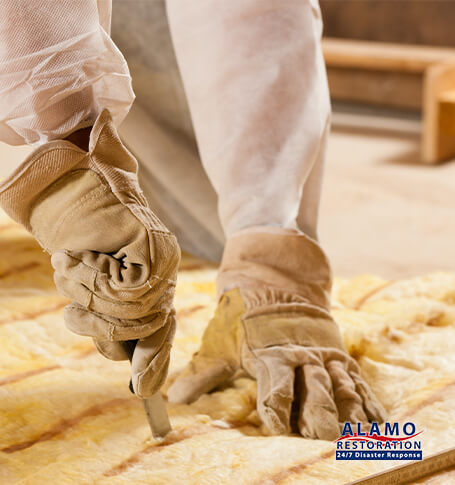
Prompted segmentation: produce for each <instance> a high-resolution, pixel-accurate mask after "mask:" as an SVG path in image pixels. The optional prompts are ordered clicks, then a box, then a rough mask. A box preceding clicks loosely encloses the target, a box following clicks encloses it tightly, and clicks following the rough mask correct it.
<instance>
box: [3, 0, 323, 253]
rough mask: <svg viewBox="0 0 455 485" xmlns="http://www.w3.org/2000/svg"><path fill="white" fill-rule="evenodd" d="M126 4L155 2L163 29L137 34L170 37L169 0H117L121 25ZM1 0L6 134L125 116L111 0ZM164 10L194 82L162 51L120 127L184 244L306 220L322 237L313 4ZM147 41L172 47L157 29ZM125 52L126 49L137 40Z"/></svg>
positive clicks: (240, 0)
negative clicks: (105, 112) (104, 113)
mask: <svg viewBox="0 0 455 485" xmlns="http://www.w3.org/2000/svg"><path fill="white" fill-rule="evenodd" d="M76 5H77V8H76ZM122 5H123V15H122V16H123V17H124V16H128V10H129V11H130V12H135V11H136V13H137V12H141V10H140V9H141V8H142V9H143V11H142V13H143V14H144V15H145V12H151V14H152V16H153V15H155V20H153V19H152V21H153V22H154V23H153V25H155V29H153V28H152V29H150V27H151V25H150V24H147V23H143V24H138V25H137V28H136V29H134V30H131V29H130V30H129V31H127V34H128V35H129V36H130V37H134V38H140V37H141V36H142V35H144V36H145V35H146V32H148V30H151V31H154V30H155V31H156V36H155V37H154V39H155V40H157V39H159V38H160V36H161V38H163V36H164V37H165V36H166V35H167V36H168V37H169V33H168V32H167V21H166V19H165V16H164V8H163V2H161V1H150V0H135V2H122V1H117V2H115V3H114V25H115V22H116V19H119V21H120V20H121V18H122V16H120V15H119V16H116V8H117V7H118V8H120V6H122ZM160 5H161V6H160ZM0 6H1V7H2V13H3V14H4V15H3V16H2V18H1V19H0V38H1V47H0V67H1V69H2V76H1V77H0V93H1V96H0V140H1V141H4V142H6V143H9V144H24V143H27V144H41V143H45V142H47V141H49V140H52V139H56V138H61V137H63V136H66V135H67V134H69V133H71V132H72V131H74V130H75V129H77V128H80V127H82V126H85V125H89V124H90V123H91V122H93V120H94V119H95V118H96V116H97V114H98V113H99V112H100V111H101V109H102V108H108V109H109V110H110V111H111V112H112V113H113V115H114V120H115V122H116V123H117V124H119V123H120V121H121V120H122V119H123V117H124V116H125V115H126V113H127V112H128V109H129V108H130V106H131V103H132V100H133V97H134V95H133V93H132V90H131V86H130V77H129V72H128V67H127V65H126V63H125V61H124V59H123V56H122V54H121V53H120V51H119V50H118V49H117V48H116V46H115V44H114V43H113V42H112V40H111V39H110V38H109V36H108V34H107V33H106V31H107V30H108V26H107V23H108V19H109V8H110V2H109V1H108V0H103V1H101V0H100V1H99V2H96V1H95V0H86V1H83V2H73V1H72V0H71V1H70V0H62V1H59V2H54V1H52V0H43V1H42V2H40V8H39V9H37V8H36V5H35V6H33V3H32V2H28V1H27V0H19V1H15V2H13V1H12V0H0ZM125 8H126V10H125ZM168 13H169V18H170V24H171V30H172V40H173V44H174V47H175V49H176V54H177V58H178V63H179V68H180V72H181V74H182V77H183V83H184V86H185V92H186V93H184V91H183V89H182V87H181V80H180V76H179V71H178V69H177V68H176V66H175V59H174V61H173V62H174V67H171V69H170V71H171V72H170V71H169V66H167V65H166V62H165V60H166V56H161V57H160V56H159V55H157V56H155V58H156V59H158V63H157V65H155V66H153V68H152V71H154V75H155V83H154V89H155V91H154V96H152V98H151V99H153V100H154V102H151V101H150V100H148V101H147V100H146V98H147V94H148V93H147V89H144V90H143V91H142V92H141V95H140V96H138V98H139V99H138V103H137V108H138V109H137V110H136V111H137V113H139V114H140V116H136V117H135V116H131V120H132V121H133V122H135V123H136V121H137V120H139V121H140V123H139V124H138V123H136V124H135V123H130V121H129V118H130V117H128V118H127V122H126V123H124V126H125V130H122V132H123V133H124V134H125V138H126V142H127V144H128V146H129V148H130V149H132V151H133V152H134V153H135V154H136V155H137V156H138V158H139V161H140V162H141V165H142V167H141V174H142V184H143V186H144V189H145V192H146V195H147V196H148V198H149V200H150V202H151V205H152V207H153V208H154V209H156V212H157V215H158V216H159V217H160V218H161V219H162V220H163V222H164V223H165V224H166V225H167V226H168V227H169V228H170V229H171V230H173V232H175V233H176V235H177V236H178V237H179V241H180V242H181V243H182V241H183V243H182V246H183V248H184V249H189V250H194V251H197V252H199V254H201V255H205V256H209V257H214V255H215V256H217V255H219V254H220V253H221V248H222V244H223V239H224V235H223V230H224V234H225V236H227V237H229V236H230V235H232V234H233V233H236V232H238V231H239V230H242V229H245V228H248V227H252V226H275V227H284V228H295V227H297V228H299V229H301V230H303V231H304V232H306V233H307V234H309V235H310V236H313V237H315V235H316V222H317V212H318V205H319V193H320V183H321V174H322V164H323V158H324V149H325V142H326V137H327V132H328V125H329V114H330V106H329V96H328V90H327V83H326V76H325V69H324V64H323V59H322V54H321V48H320V42H319V40H320V35H321V27H322V22H321V18H320V12H319V8H318V5H317V4H316V3H315V2H314V1H312V0H283V1H280V2H276V1H274V0H231V1H229V2H224V1H220V0H204V1H200V2H183V1H180V0H169V1H168ZM131 15H133V14H132V13H131ZM159 16H160V20H159V21H158V20H157V19H158V17H159ZM103 26H104V28H103ZM114 30H115V29H114ZM114 33H115V32H114ZM120 47H121V49H122V50H124V49H123V46H122V44H121V43H120ZM144 48H145V49H149V50H151V51H153V52H156V53H159V52H161V51H162V50H163V49H162V44H160V42H159V41H157V42H155V44H153V43H152V44H151V43H145V45H144ZM167 52H170V54H169V55H168V58H169V57H170V58H172V57H173V53H172V49H170V51H169V49H168V51H167ZM126 57H127V59H128V61H129V62H130V58H132V57H134V51H131V52H127V53H126ZM149 71H150V70H147V69H145V70H144V69H143V68H142V67H141V65H140V62H138V63H137V65H135V67H134V68H133V73H134V75H135V76H136V74H137V76H136V77H137V81H138V83H137V85H138V86H139V85H140V83H141V82H142V85H143V86H147V83H146V82H145V81H146V80H147V79H148V75H149ZM169 72H170V75H168V74H169ZM149 93H150V92H149ZM185 94H186V98H187V100H188V103H189V108H190V111H191V118H192V122H193V123H194V130H195V133H196V139H197V146H198V148H199V152H200V156H201V157H200V158H201V160H202V164H203V167H204V169H205V172H206V173H204V170H203V169H202V166H201V163H200V159H199V156H198V151H197V148H196V143H195V139H194V133H193V128H192V126H191V120H190V117H189V114H188V109H187V107H186V99H185ZM166 100H167V101H166ZM132 115H134V109H133V113H132ZM179 117H180V119H179ZM131 127H133V129H131ZM138 134H140V135H141V136H140V140H138ZM144 147H148V148H147V150H145V148H144ZM207 175H208V178H207ZM209 180H210V182H211V184H213V187H214V188H215V191H216V193H217V195H218V214H219V217H218V214H217V208H216V195H215V193H214V191H213V189H211V185H210V182H209ZM156 181H157V182H158V183H156ZM149 182H150V183H149ZM155 205H159V207H158V208H157V207H155ZM221 227H222V229H221ZM193 236H194V237H193Z"/></svg>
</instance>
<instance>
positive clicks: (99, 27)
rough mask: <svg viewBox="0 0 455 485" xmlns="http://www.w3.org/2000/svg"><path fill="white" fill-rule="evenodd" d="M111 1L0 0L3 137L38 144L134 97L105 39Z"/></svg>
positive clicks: (124, 107) (119, 116) (116, 112)
mask: <svg viewBox="0 0 455 485" xmlns="http://www.w3.org/2000/svg"><path fill="white" fill-rule="evenodd" d="M110 11H111V1H110V0H99V1H98V2H97V0H83V1H77V2H75V1H74V0H58V1H55V0H40V1H39V2H38V1H30V0H0V12H1V15H0V140H1V141H4V142H6V143H8V144H10V145H21V144H29V145H40V144H43V143H46V142H48V141H50V140H53V139H58V138H62V137H64V136H66V135H68V134H69V133H71V132H72V131H74V130H75V129H78V128H80V127H83V126H88V125H90V124H92V123H93V122H94V120H95V119H96V117H97V115H98V114H99V113H100V112H101V111H102V109H103V108H108V109H109V111H110V112H111V113H112V115H113V118H114V122H115V123H116V124H117V125H118V124H119V123H120V122H121V121H122V120H123V118H124V117H125V116H126V114H127V113H128V110H129V108H130V107H131V104H132V102H133V99H134V94H133V91H132V88H131V78H130V76H129V71H128V66H127V64H126V62H125V60H124V58H123V56H122V54H121V53H120V51H119V50H118V49H117V47H116V46H115V44H114V43H113V42H112V40H111V39H110V37H109V35H108V33H107V32H106V30H109V21H110Z"/></svg>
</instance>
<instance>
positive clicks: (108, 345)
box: [93, 338, 128, 360]
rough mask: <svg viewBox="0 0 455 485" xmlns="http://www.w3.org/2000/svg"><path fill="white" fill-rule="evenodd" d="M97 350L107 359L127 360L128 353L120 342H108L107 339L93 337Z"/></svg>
mask: <svg viewBox="0 0 455 485" xmlns="http://www.w3.org/2000/svg"><path fill="white" fill-rule="evenodd" d="M93 343H94V344H95V347H96V349H97V350H98V352H99V353H100V354H101V355H102V356H103V357H106V359H109V360H127V359H128V354H127V353H126V352H125V347H124V346H123V344H122V343H121V342H110V341H109V340H100V339H96V338H94V339H93Z"/></svg>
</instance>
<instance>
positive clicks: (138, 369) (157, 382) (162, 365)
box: [131, 315, 176, 398]
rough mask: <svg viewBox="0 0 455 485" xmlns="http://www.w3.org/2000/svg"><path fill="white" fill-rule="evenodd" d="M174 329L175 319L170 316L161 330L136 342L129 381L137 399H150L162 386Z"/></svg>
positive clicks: (167, 366)
mask: <svg viewBox="0 0 455 485" xmlns="http://www.w3.org/2000/svg"><path fill="white" fill-rule="evenodd" d="M175 328H176V321H175V317H174V315H171V316H170V317H169V318H168V320H167V322H166V325H165V326H164V327H163V328H161V329H160V330H158V331H157V332H155V333H154V334H153V335H151V336H150V337H147V338H145V339H142V340H139V341H138V342H137V344H136V347H135V349H134V353H133V358H132V360H131V381H132V383H133V389H134V392H135V394H136V395H138V396H139V397H142V398H147V397H151V396H152V395H153V394H155V392H157V391H158V390H159V389H160V387H161V386H162V385H163V383H164V381H165V379H166V376H167V371H168V368H169V358H170V353H171V347H172V341H173V339H174V335H175Z"/></svg>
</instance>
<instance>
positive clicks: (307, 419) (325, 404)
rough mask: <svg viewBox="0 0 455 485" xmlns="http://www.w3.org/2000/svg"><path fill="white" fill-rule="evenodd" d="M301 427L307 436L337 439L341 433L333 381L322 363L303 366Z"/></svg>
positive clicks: (302, 432)
mask: <svg viewBox="0 0 455 485" xmlns="http://www.w3.org/2000/svg"><path fill="white" fill-rule="evenodd" d="M302 370H303V372H302V376H303V384H302V386H301V389H302V395H301V398H300V414H299V429H300V433H301V434H302V436H304V437H305V438H312V439H314V438H318V439H321V440H330V441H332V440H335V439H337V438H338V437H339V435H340V425H339V423H338V411H337V406H336V404H335V401H334V395H333V390H332V381H331V379H330V376H329V374H328V373H327V371H326V369H325V368H324V367H323V366H322V365H313V364H306V365H304V366H303V369H302Z"/></svg>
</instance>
